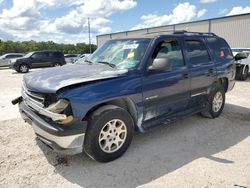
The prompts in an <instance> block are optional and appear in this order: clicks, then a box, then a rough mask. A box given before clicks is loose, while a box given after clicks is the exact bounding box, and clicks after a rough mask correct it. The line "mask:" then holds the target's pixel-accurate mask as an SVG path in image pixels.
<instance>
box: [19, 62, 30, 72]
mask: <svg viewBox="0 0 250 188" xmlns="http://www.w3.org/2000/svg"><path fill="white" fill-rule="evenodd" d="M18 72H21V73H26V72H29V66H28V65H26V64H21V65H20V66H19V69H18Z"/></svg>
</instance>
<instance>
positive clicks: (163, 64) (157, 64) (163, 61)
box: [151, 39, 185, 71]
mask: <svg viewBox="0 0 250 188" xmlns="http://www.w3.org/2000/svg"><path fill="white" fill-rule="evenodd" d="M152 60H153V63H152V65H151V67H153V69H154V68H155V69H158V70H163V71H169V70H176V69H180V68H182V67H184V66H185V63H184V58H183V54H182V50H181V46H180V44H179V42H178V41H177V40H176V39H168V40H164V41H162V42H160V43H159V44H158V46H157V47H156V49H155V51H154V53H153V56H152Z"/></svg>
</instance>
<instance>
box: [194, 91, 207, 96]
mask: <svg viewBox="0 0 250 188" xmlns="http://www.w3.org/2000/svg"><path fill="white" fill-rule="evenodd" d="M206 94H207V92H206V91H203V92H200V93H195V94H193V95H191V97H195V96H199V95H206Z"/></svg>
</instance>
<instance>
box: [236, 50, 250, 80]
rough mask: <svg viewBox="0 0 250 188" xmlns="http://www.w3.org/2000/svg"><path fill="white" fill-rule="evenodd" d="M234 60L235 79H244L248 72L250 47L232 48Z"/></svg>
mask: <svg viewBox="0 0 250 188" xmlns="http://www.w3.org/2000/svg"><path fill="white" fill-rule="evenodd" d="M232 51H233V55H234V58H235V60H236V79H237V80H246V79H247V77H248V75H249V73H250V69H249V68H250V48H232Z"/></svg>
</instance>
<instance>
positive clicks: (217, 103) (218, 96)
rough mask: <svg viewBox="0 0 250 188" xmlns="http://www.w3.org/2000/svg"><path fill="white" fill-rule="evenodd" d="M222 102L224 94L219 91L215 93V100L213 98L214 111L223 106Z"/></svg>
mask: <svg viewBox="0 0 250 188" xmlns="http://www.w3.org/2000/svg"><path fill="white" fill-rule="evenodd" d="M222 103H223V96H222V93H221V92H219V91H218V92H217V93H216V94H215V95H214V100H213V111H214V112H218V111H219V110H220V109H221V107H222Z"/></svg>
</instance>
